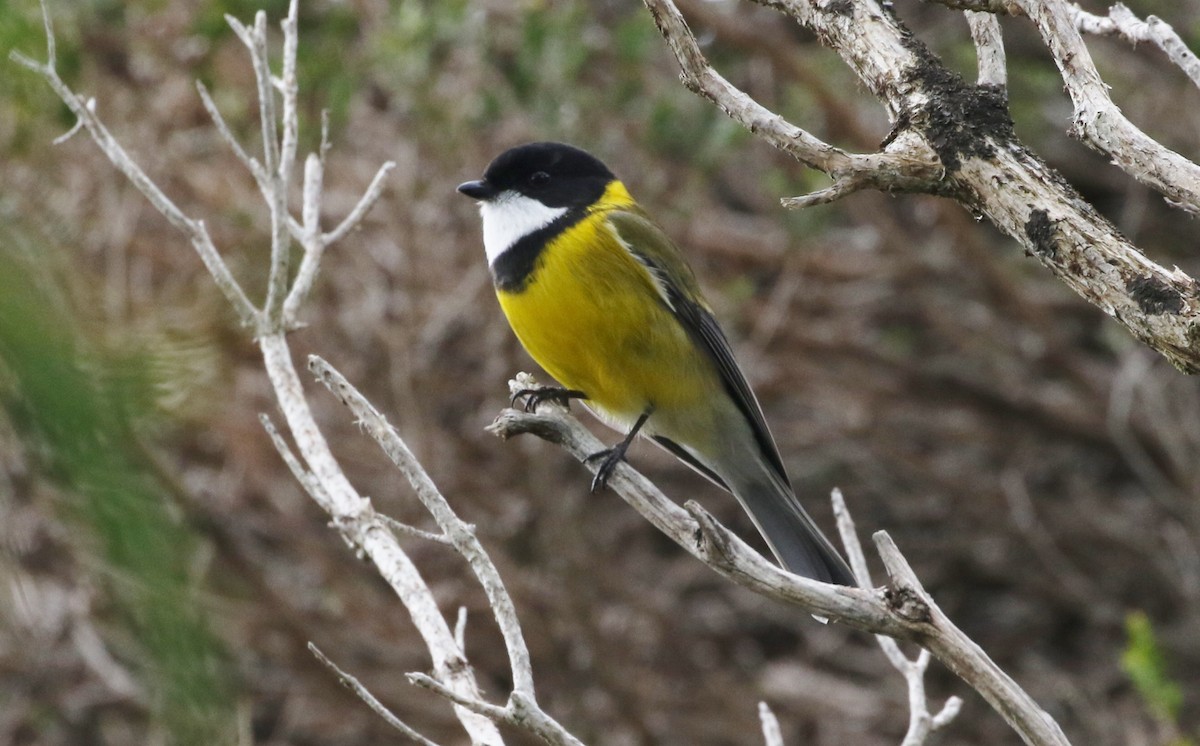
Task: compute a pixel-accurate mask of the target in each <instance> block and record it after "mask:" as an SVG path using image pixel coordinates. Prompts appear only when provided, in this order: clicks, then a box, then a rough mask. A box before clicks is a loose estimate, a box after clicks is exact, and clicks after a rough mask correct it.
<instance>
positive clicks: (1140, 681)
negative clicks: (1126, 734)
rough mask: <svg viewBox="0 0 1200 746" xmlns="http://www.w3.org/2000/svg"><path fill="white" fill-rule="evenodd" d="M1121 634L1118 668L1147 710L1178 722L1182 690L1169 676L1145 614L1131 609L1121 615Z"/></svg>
mask: <svg viewBox="0 0 1200 746" xmlns="http://www.w3.org/2000/svg"><path fill="white" fill-rule="evenodd" d="M1125 635H1126V643H1125V650H1124V652H1122V653H1121V669H1122V670H1124V671H1125V675H1126V676H1128V677H1129V679H1130V681H1132V682H1133V686H1134V688H1136V689H1137V691H1138V694H1139V695H1141V697H1142V701H1143V702H1145V703H1146V706H1147V707H1149V708H1150V710H1151V712H1153V713H1154V715H1155V716H1156V717H1158V718H1159V719H1160V720H1162V721H1164V722H1167V723H1170V724H1172V725H1174V724H1175V723H1176V722H1178V718H1179V708H1180V706H1181V705H1182V704H1183V693H1182V692H1181V691H1180V689H1179V685H1178V684H1177V683H1175V682H1174V681H1173V680H1172V679H1171V677H1170V673H1169V672H1168V670H1167V662H1166V659H1165V658H1164V657H1163V653H1162V649H1161V648H1160V647H1159V646H1158V641H1157V640H1156V639H1155V637H1154V629H1153V628H1152V626H1151V624H1150V619H1149V617H1147V616H1146V614H1145V613H1144V612H1141V611H1134V612H1131V613H1130V614H1129V615H1128V616H1126V617H1125Z"/></svg>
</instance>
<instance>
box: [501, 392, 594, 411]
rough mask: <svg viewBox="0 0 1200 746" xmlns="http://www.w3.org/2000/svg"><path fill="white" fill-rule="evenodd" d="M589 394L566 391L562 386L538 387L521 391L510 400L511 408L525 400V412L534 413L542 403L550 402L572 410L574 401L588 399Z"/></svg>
mask: <svg viewBox="0 0 1200 746" xmlns="http://www.w3.org/2000/svg"><path fill="white" fill-rule="evenodd" d="M586 398H587V394H585V393H583V392H582V391H577V390H575V389H564V388H562V387H561V386H538V387H537V388H532V389H520V390H518V391H517V392H516V393H514V394H513V395H512V398H511V399H509V406H512V407H515V406H517V402H519V401H520V400H521V399H524V400H525V406H524V410H525V411H526V412H533V411H535V410H536V409H537V408H538V405H540V404H541V403H542V402H545V401H549V402H554V403H555V404H558V405H560V406H561V407H562V408H563V409H567V410H569V409H570V408H571V400H572V399H586Z"/></svg>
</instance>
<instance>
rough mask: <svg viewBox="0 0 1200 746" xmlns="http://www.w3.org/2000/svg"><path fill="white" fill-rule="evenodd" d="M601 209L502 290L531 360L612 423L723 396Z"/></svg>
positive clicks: (566, 233) (551, 245) (705, 362)
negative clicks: (522, 279) (515, 288)
mask: <svg viewBox="0 0 1200 746" xmlns="http://www.w3.org/2000/svg"><path fill="white" fill-rule="evenodd" d="M618 186H619V184H618ZM620 191H621V192H622V193H624V189H623V188H622V189H621V190H620ZM625 196H626V198H627V197H628V195H625ZM603 204H604V203H603V201H602V203H601V206H603ZM604 213H605V210H604V209H599V210H593V211H592V212H591V213H590V214H589V215H588V216H587V217H585V218H584V219H583V220H582V221H580V222H579V223H577V224H576V225H574V226H572V227H571V228H570V229H568V230H566V231H564V232H563V233H562V234H560V235H559V236H557V237H556V238H554V239H553V240H552V241H551V242H550V243H549V244H548V245H547V246H546V247H545V248H544V249H543V250H542V253H541V255H540V256H539V258H538V261H537V264H536V266H535V268H534V270H533V274H532V276H531V277H530V278H529V279H528V281H527V282H526V283H525V284H524V286H523V288H522V289H521V290H520V291H519V292H515V293H514V292H505V291H497V296H498V297H499V299H500V305H501V307H502V308H503V309H504V313H505V315H506V316H507V317H508V321H509V323H510V324H511V325H512V328H513V331H514V332H516V334H517V337H518V338H519V339H520V340H521V344H523V345H524V347H525V349H526V350H527V351H528V352H529V354H530V355H531V356H532V357H533V358H534V360H536V361H537V362H538V364H540V365H541V366H542V367H543V368H545V369H546V371H547V372H549V373H550V375H552V376H554V378H556V379H557V380H558V381H559V382H560V383H561V384H562V385H564V386H566V387H567V388H572V389H578V390H580V391H583V392H584V393H585V394H586V395H587V397H588V399H589V402H590V403H591V404H592V405H594V406H595V407H596V408H598V409H600V410H601V412H602V414H605V415H606V416H608V417H609V418H610V419H612V420H614V421H615V423H614V424H625V425H628V424H630V423H632V422H633V420H634V419H636V418H637V417H638V415H640V414H641V413H642V412H644V411H646V409H647V408H648V407H650V406H653V407H654V408H655V410H656V411H658V412H661V413H662V414H668V413H671V412H682V411H687V410H689V409H695V408H697V405H700V404H702V403H703V402H704V401H705V400H706V399H707V398H710V397H712V396H714V395H716V394H717V393H718V390H719V387H720V383H719V380H718V379H717V377H716V376H715V374H714V373H713V369H712V364H711V363H710V361H709V360H708V359H707V358H706V357H705V356H704V355H703V353H702V352H700V351H699V350H698V349H697V348H696V347H695V345H694V344H693V342H692V340H691V339H690V337H689V336H688V334H687V332H686V331H685V330H684V328H683V327H682V326H681V325H680V324H679V322H678V321H676V320H675V318H674V316H673V315H672V313H671V311H670V309H669V308H668V307H667V306H666V305H665V303H664V302H663V300H662V299H661V296H660V295H659V292H658V289H657V288H656V286H655V284H654V280H653V278H652V277H651V275H650V273H649V271H648V270H647V269H646V267H645V266H644V265H643V264H641V263H640V262H639V261H638V260H637V259H636V258H635V257H634V256H632V255H631V254H630V253H629V251H628V250H627V249H625V247H624V246H622V245H621V243H620V241H619V239H618V237H617V236H616V234H615V233H613V231H612V230H611V228H609V226H608V224H607V222H606V220H605V216H604ZM668 416H669V415H668ZM655 419H656V418H651V422H654V420H655ZM659 419H660V420H661V419H662V418H659Z"/></svg>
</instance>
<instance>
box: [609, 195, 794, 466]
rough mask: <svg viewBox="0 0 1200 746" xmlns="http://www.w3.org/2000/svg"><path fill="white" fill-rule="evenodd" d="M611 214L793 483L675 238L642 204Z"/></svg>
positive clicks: (767, 453)
mask: <svg viewBox="0 0 1200 746" xmlns="http://www.w3.org/2000/svg"><path fill="white" fill-rule="evenodd" d="M608 220H609V222H610V224H611V225H612V227H613V229H614V230H615V231H616V234H617V236H618V238H620V240H621V242H622V244H624V246H625V248H626V249H628V250H629V252H630V253H632V254H633V255H634V257H636V258H637V260H638V261H639V262H641V263H642V264H643V265H644V266H645V267H646V269H648V270H649V271H650V274H651V276H652V277H653V279H654V281H655V283H656V284H657V285H658V289H659V293H660V295H661V296H663V300H664V302H665V303H666V305H667V306H668V307H669V308H670V310H671V312H672V313H673V314H674V315H675V318H676V319H678V320H679V323H680V325H682V326H683V328H684V329H686V330H687V332H688V334H689V335H691V337H692V339H694V340H695V341H696V343H697V345H698V346H699V347H700V348H701V349H702V350H704V351H705V352H706V353H707V354H708V357H709V359H710V360H712V362H713V365H715V366H716V368H717V372H718V373H719V375H720V376H721V382H722V384H724V386H725V390H726V391H727V392H728V393H729V396H730V398H731V399H733V401H734V403H735V404H737V407H738V409H739V410H741V412H742V414H743V415H745V417H746V422H747V423H748V424H749V425H750V429H751V431H753V433H754V438H755V440H756V441H757V442H758V445H759V447H760V448H761V449H762V453H763V456H764V458H765V459H766V460H767V463H769V464H770V465H771V467H772V468H773V469H774V470H775V472H776V474H777V476H778V477H779V479H780V480H782V481H783V483H784V484H785V485H787V486H788V487H789V488H790V487H791V482H790V481H789V480H788V478H787V473H786V472H785V471H784V468H783V459H782V458H780V456H779V449H778V448H777V447H776V445H775V439H774V438H772V437H771V431H770V430H769V429H768V428H767V421H766V419H764V418H763V413H762V408H761V407H759V405H758V399H756V398H755V396H754V392H753V391H751V390H750V385H749V384H748V383H746V377H745V376H744V375H743V374H742V370H741V368H739V367H738V364H737V361H736V360H734V358H733V350H732V349H730V347H729V340H727V339H726V338H725V333H724V332H722V331H721V327H719V326H717V321H716V319H714V318H713V316H712V313H711V312H710V311H709V310H708V309H707V308H705V307H704V301H703V300H701V297H700V287H699V285H698V284H697V283H696V278H695V276H694V275H693V274H692V270H691V268H689V267H688V266H687V263H686V262H684V260H683V256H682V255H681V254H680V253H679V251H678V249H675V247H674V245H673V244H672V243H671V239H669V238H667V236H666V235H665V234H663V232H662V230H661V229H660V228H659V227H658V226H657V225H655V224H654V222H653V221H652V220H650V219H649V218H648V217H647V216H646V215H645V214H644V213H642V212H641V211H640V210H636V209H630V210H613V211H612V212H610V213H609V215H608ZM668 450H672V449H670V448H668ZM672 452H674V451H672ZM680 458H683V457H682V456H681V457H680ZM683 460H684V461H685V462H687V463H689V464H690V463H691V462H692V461H694V460H695V459H693V458H691V457H690V456H689V457H688V458H683ZM701 473H703V472H701ZM706 476H707V475H706Z"/></svg>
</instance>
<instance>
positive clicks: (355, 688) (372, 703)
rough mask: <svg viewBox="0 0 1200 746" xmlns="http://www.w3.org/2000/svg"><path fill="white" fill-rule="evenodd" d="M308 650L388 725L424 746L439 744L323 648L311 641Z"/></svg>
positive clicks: (436, 745)
mask: <svg viewBox="0 0 1200 746" xmlns="http://www.w3.org/2000/svg"><path fill="white" fill-rule="evenodd" d="M308 652H310V653H312V654H313V655H314V656H315V657H316V659H317V660H319V661H320V662H321V663H322V664H323V665H324V666H325V667H326V668H328V669H329V670H330V671H333V673H334V675H335V676H337V678H338V681H339V682H341V684H342V686H344V687H346V688H347V689H349V690H350V691H352V692H354V694H355V696H357V697H358V698H359V699H361V700H362V701H363V702H366V704H367V707H370V708H371V710H372V711H373V712H374V713H375V714H376V715H378V716H379V717H381V718H383V719H384V722H386V723H387V724H388V725H390V726H392V727H393V728H395V729H396V730H398V731H400V732H401V733H403V734H404V735H405V736H407V737H408V738H410V739H412V740H413V741H415V742H417V743H419V744H422V745H423V746H438V744H437V743H435V742H434V741H430V740H429V739H428V738H426V737H425V736H423V735H421V734H420V733H418V732H417V731H415V730H413V728H412V727H411V726H409V725H408V724H407V723H405V722H404V721H403V720H401V719H400V718H399V717H397V716H396V713H394V712H392V711H391V710H389V709H388V708H387V707H386V706H385V705H384V704H383V703H382V702H380V701H379V700H378V699H376V698H375V695H374V694H371V692H370V690H369V689H367V687H366V686H364V685H363V683H362V682H361V681H359V680H358V679H356V678H355V677H353V676H351V675H350V674H348V673H346V672H345V671H343V670H342V669H340V668H338V666H337V664H336V663H334V662H333V661H331V660H329V657H328V656H326V655H325V654H324V653H322V652H321V649H320V648H318V647H317V646H316V645H314V644H312V643H311V642H310V643H308Z"/></svg>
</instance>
